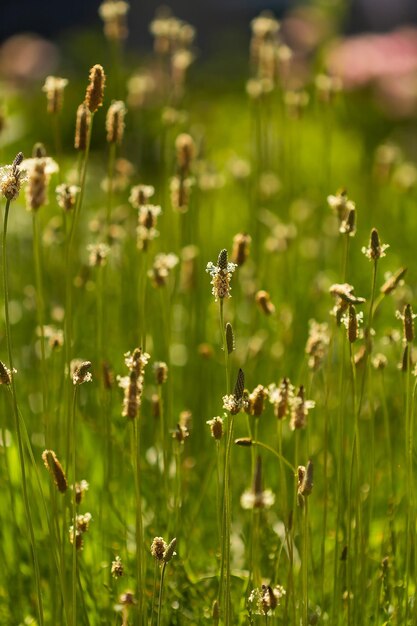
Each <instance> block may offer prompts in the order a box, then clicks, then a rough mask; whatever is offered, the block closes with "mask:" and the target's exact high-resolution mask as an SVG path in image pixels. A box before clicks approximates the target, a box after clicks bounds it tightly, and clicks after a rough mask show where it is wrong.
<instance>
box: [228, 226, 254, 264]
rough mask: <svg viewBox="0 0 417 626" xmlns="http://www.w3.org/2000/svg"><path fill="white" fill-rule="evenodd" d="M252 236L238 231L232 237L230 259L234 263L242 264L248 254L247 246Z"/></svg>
mask: <svg viewBox="0 0 417 626" xmlns="http://www.w3.org/2000/svg"><path fill="white" fill-rule="evenodd" d="M251 241H252V237H251V236H250V235H247V234H246V233H238V234H237V235H235V236H234V237H233V250H232V261H233V263H236V265H243V264H244V262H245V261H246V259H247V258H248V256H249V246H250V244H251Z"/></svg>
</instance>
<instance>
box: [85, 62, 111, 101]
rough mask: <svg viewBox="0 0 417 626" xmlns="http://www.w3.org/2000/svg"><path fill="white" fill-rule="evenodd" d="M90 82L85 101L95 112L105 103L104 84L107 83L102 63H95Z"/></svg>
mask: <svg viewBox="0 0 417 626" xmlns="http://www.w3.org/2000/svg"><path fill="white" fill-rule="evenodd" d="M89 79H90V82H89V84H88V87H87V91H86V93H85V99H84V102H85V104H86V106H87V108H88V110H89V111H90V113H95V112H96V111H97V109H98V108H99V107H101V106H102V104H103V98H104V85H105V83H106V75H105V74H104V69H103V67H102V66H101V65H98V64H96V65H93V67H92V68H91V70H90V75H89Z"/></svg>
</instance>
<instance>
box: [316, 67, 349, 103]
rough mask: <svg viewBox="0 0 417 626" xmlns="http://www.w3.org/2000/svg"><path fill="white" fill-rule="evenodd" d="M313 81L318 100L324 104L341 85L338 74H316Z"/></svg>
mask: <svg viewBox="0 0 417 626" xmlns="http://www.w3.org/2000/svg"><path fill="white" fill-rule="evenodd" d="M314 82H315V86H316V89H317V95H318V97H319V100H320V101H321V102H324V103H325V104H330V103H331V102H332V101H333V99H334V97H335V96H336V95H337V94H338V93H339V92H340V91H341V90H342V87H343V84H342V81H341V79H340V78H339V77H338V76H331V75H329V74H318V75H317V76H316V78H315V81H314Z"/></svg>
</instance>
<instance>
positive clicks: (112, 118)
mask: <svg viewBox="0 0 417 626" xmlns="http://www.w3.org/2000/svg"><path fill="white" fill-rule="evenodd" d="M125 115H126V106H125V103H124V102H122V101H121V100H116V101H115V102H112V103H111V105H110V106H109V109H108V111H107V115H106V131H107V141H108V142H109V143H117V144H121V143H122V140H123V133H124V130H125Z"/></svg>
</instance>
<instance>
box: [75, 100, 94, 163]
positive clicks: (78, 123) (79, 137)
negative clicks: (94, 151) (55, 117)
mask: <svg viewBox="0 0 417 626" xmlns="http://www.w3.org/2000/svg"><path fill="white" fill-rule="evenodd" d="M90 126H91V113H90V111H89V109H88V107H87V105H86V104H85V102H83V103H82V104H80V106H79V107H78V109H77V117H76V120H75V138H74V147H75V149H76V150H80V151H81V152H85V150H86V148H87V138H88V133H89V130H90Z"/></svg>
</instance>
